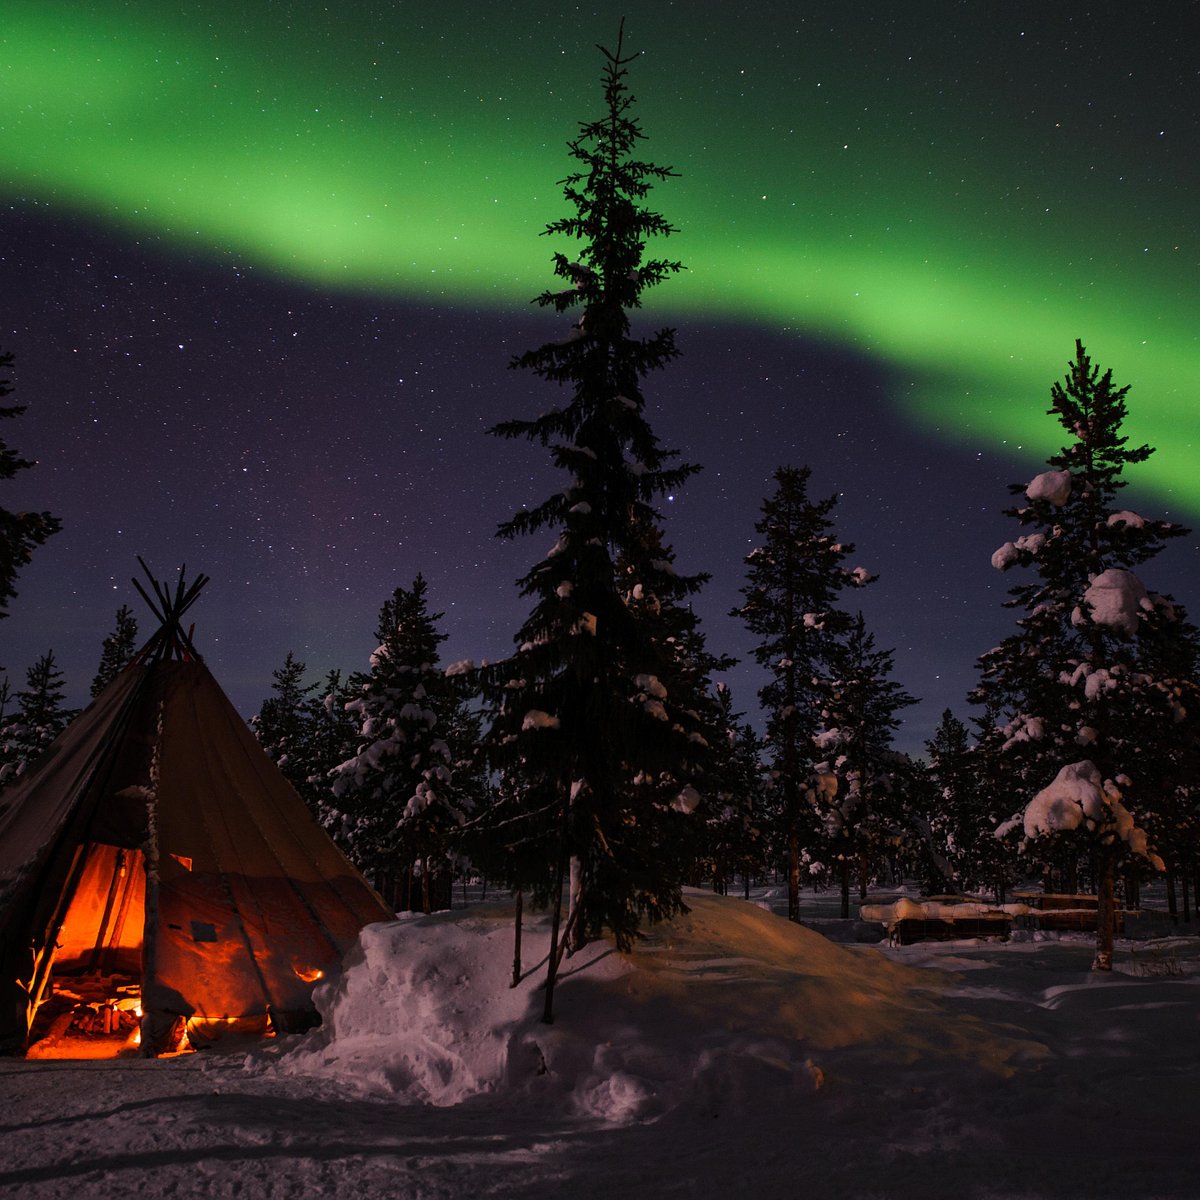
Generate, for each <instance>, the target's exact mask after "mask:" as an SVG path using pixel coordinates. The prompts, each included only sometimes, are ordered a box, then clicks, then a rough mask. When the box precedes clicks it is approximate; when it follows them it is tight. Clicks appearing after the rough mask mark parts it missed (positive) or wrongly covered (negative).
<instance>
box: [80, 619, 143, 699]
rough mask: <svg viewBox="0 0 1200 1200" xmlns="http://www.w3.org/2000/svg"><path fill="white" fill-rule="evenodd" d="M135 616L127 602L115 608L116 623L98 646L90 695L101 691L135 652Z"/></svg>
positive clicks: (136, 625) (96, 694)
mask: <svg viewBox="0 0 1200 1200" xmlns="http://www.w3.org/2000/svg"><path fill="white" fill-rule="evenodd" d="M137 635H138V623H137V617H135V616H134V615H133V610H132V609H131V608H130V607H129V605H128V604H122V605H121V607H120V608H118V609H117V624H116V628H114V629H113V631H112V633H110V634H109V635H108V636H107V637H106V638H105V639H104V641H103V642H102V643H101V646H100V665H99V666H98V667H97V668H96V675H95V677H94V678H93V679H92V688H91V694H92V697H93V698H95V697H96V696H98V695H100V693H101V692H102V691H104V689H105V688H106V687H108V685H109V684H110V683H112V681H113V680H114V679H116V677H117V676H118V675H119V674H120V673H121V671H123V670H124V669H125V667H126V666H128V665H129V663H130V662H131V661H132V660H133V656H134V654H136V653H137Z"/></svg>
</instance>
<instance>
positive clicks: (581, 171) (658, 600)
mask: <svg viewBox="0 0 1200 1200" xmlns="http://www.w3.org/2000/svg"><path fill="white" fill-rule="evenodd" d="M600 49H601V52H602V54H603V55H604V60H605V67H604V76H603V93H604V111H603V114H602V115H601V117H600V118H599V119H598V120H596V121H592V122H588V123H586V124H584V125H582V126H581V129H580V132H579V135H578V137H577V138H576V139H575V140H574V141H572V142H570V143H569V147H570V154H571V157H572V158H573V159H574V160H575V162H576V164H577V169H576V170H575V171H573V172H572V174H570V175H569V176H568V177H567V179H566V180H565V181H564V184H563V188H564V194H565V196H566V199H567V202H568V203H569V205H570V206H571V209H572V210H573V211H572V213H571V215H569V216H566V217H563V218H561V219H560V220H557V221H554V222H552V223H551V224H550V225H549V226H547V228H546V233H548V234H549V235H551V236H554V237H559V238H564V239H566V240H567V241H569V242H572V243H575V246H576V247H577V249H576V250H575V253H574V254H572V255H571V256H570V257H568V255H567V254H565V253H561V252H560V253H556V254H555V255H554V259H553V261H554V272H555V274H556V275H557V276H558V278H559V279H560V280H561V281H562V283H561V285H560V286H559V287H558V288H557V289H553V290H550V291H547V292H545V293H543V294H542V295H541V296H539V297H538V303H539V304H541V305H542V306H544V307H548V308H551V309H553V310H554V311H555V312H557V313H561V314H564V315H565V314H568V313H569V314H570V315H571V316H572V317H573V318H574V320H573V324H572V325H571V327H570V330H569V332H568V333H567V335H566V336H565V337H564V338H562V339H561V340H558V341H553V342H549V343H547V344H545V345H543V346H540V347H538V348H537V349H535V350H531V351H529V352H528V353H526V354H523V355H521V356H519V357H518V358H516V359H515V360H514V362H513V364H512V365H513V366H514V367H517V368H520V369H522V370H527V371H531V372H532V373H533V374H535V375H537V376H538V377H540V378H541V379H544V380H545V381H547V382H548V383H551V384H555V385H557V386H559V387H560V388H561V389H562V390H563V391H564V392H565V393H566V394H565V397H564V399H563V401H562V402H561V403H560V404H559V405H558V406H557V407H555V408H552V409H551V410H550V411H549V412H546V413H545V414H543V415H542V416H540V417H537V418H535V419H533V420H515V421H508V422H505V423H502V424H500V425H497V426H496V428H495V430H494V432H495V433H496V434H497V435H499V436H500V437H504V438H519V439H525V440H528V441H532V442H537V443H539V444H540V445H542V446H544V447H546V448H548V449H549V451H550V454H551V457H552V459H553V461H554V463H555V465H556V466H557V467H558V468H559V469H560V470H561V471H563V472H564V473H565V475H566V481H565V485H564V487H563V488H562V489H561V490H560V491H558V492H556V493H555V494H554V495H553V496H551V497H550V498H549V499H548V500H546V501H544V502H543V503H541V504H539V505H537V506H536V507H533V508H530V509H523V510H522V511H521V512H519V513H518V514H517V515H516V516H514V517H513V518H512V519H511V520H510V521H508V522H506V523H505V524H503V525H502V526H501V527H500V536H502V537H516V536H518V535H524V534H531V533H537V532H540V531H543V530H549V531H553V533H554V536H555V540H554V544H553V545H552V546H551V547H550V548H549V550H548V551H547V553H546V554H545V556H544V557H543V558H542V559H541V560H540V561H539V562H538V563H536V564H535V565H534V567H533V568H532V569H531V570H530V571H529V573H528V574H527V575H526V576H525V577H524V578H523V579H522V580H521V581H520V588H521V592H522V594H523V595H524V596H527V597H529V598H530V600H531V601H532V602H533V609H532V612H531V613H530V615H529V617H528V619H527V620H526V622H525V623H524V625H523V626H522V628H521V630H520V632H519V633H518V634H517V637H516V642H517V645H518V650H517V652H516V654H515V655H513V657H512V658H510V659H508V660H507V661H505V662H503V663H500V664H496V665H494V666H492V667H490V668H488V669H487V670H486V671H485V672H484V684H485V688H486V691H487V693H488V696H489V700H490V703H491V705H492V709H493V713H494V716H493V720H492V724H491V728H490V732H489V746H490V751H491V755H492V761H493V765H494V766H495V767H496V768H497V769H498V770H500V771H501V772H502V773H503V775H504V777H505V794H506V796H507V797H508V802H507V803H506V804H503V805H500V806H498V807H497V809H496V813H495V814H494V815H495V819H496V821H497V822H498V823H500V828H502V829H503V831H504V835H505V836H507V837H508V838H510V839H511V841H512V843H513V845H514V847H516V846H519V847H520V848H521V851H520V853H519V854H514V856H513V858H512V860H511V861H512V863H513V864H514V866H515V864H517V863H521V864H524V865H525V867H528V868H531V874H530V876H529V877H527V878H523V879H516V878H514V879H510V882H511V883H513V884H515V885H517V886H524V887H525V888H526V889H527V890H528V891H530V892H532V894H533V898H534V899H535V900H536V901H538V902H541V903H549V904H551V906H552V913H553V917H552V946H553V949H552V953H551V956H550V961H549V967H548V974H547V988H546V1009H545V1017H546V1019H547V1020H551V1019H552V1014H553V994H554V987H553V984H554V976H555V972H556V971H557V967H558V958H559V955H560V954H561V946H562V945H563V944H564V942H565V939H564V938H561V937H560V933H561V932H562V931H561V930H560V927H559V914H560V909H561V899H562V887H563V883H564V879H565V876H566V873H567V870H568V865H570V867H571V873H572V877H573V878H572V896H573V901H572V911H571V914H570V917H569V918H568V922H569V923H570V924H572V925H574V926H577V927H578V928H579V929H581V930H583V931H591V930H594V929H597V928H600V927H606V928H608V929H609V930H611V932H612V933H613V935H614V937H615V938H616V940H617V943H618V944H619V945H620V946H622V947H626V946H628V945H629V944H630V943H631V941H632V940H633V938H634V937H635V936H636V932H637V928H638V924H639V921H640V919H641V918H642V917H649V918H650V919H651V920H655V919H658V918H662V917H667V916H670V915H671V914H672V913H674V912H677V911H679V910H680V909H681V908H682V907H683V901H682V898H681V891H680V889H681V883H682V873H683V870H684V867H685V863H684V862H681V861H680V858H679V856H678V855H676V854H675V853H673V852H672V847H673V846H675V845H677V844H678V839H679V838H680V837H681V836H682V833H683V829H682V828H680V827H681V826H686V825H687V823H688V822H689V821H690V814H691V812H692V810H693V809H694V808H695V807H696V805H697V804H698V803H699V800H700V793H699V789H698V787H697V781H696V780H694V779H693V778H692V769H691V765H690V764H692V763H693V762H694V761H695V758H696V754H697V750H698V745H699V744H698V743H697V742H695V741H693V740H692V739H691V735H692V734H693V733H696V732H698V731H699V730H698V727H699V725H700V724H701V722H698V721H697V718H696V716H695V715H694V713H693V712H690V711H688V710H689V708H691V707H692V706H691V705H690V703H689V702H688V701H687V700H686V699H685V700H684V701H683V702H682V703H680V701H679V700H678V698H677V697H675V696H673V695H672V694H671V692H670V687H669V685H668V683H667V682H666V680H667V679H668V678H670V677H671V675H672V673H673V672H674V671H676V669H677V663H676V662H675V661H673V650H672V647H671V645H670V644H669V643H668V642H667V640H666V637H665V636H664V628H663V622H662V621H661V620H660V614H661V612H662V611H663V608H664V605H665V601H666V600H667V599H669V600H670V601H671V602H672V603H678V602H680V601H681V600H682V598H683V597H685V596H686V595H688V594H690V593H692V592H694V591H695V590H696V589H697V588H698V587H699V586H700V584H701V582H702V579H701V577H698V576H692V577H687V576H682V575H680V574H678V573H677V571H676V569H675V566H674V564H673V563H672V562H671V561H670V558H669V556H667V555H665V554H664V553H663V552H662V550H661V548H658V547H656V545H655V539H654V538H652V537H649V536H647V533H648V531H650V530H654V529H656V528H657V525H658V521H659V514H658V513H657V511H656V510H655V508H654V501H655V499H656V497H659V496H661V495H663V494H665V493H667V492H670V491H673V490H675V489H676V488H678V487H679V486H680V485H681V484H682V483H683V481H684V480H685V479H686V478H687V477H688V476H689V475H690V474H691V473H692V472H693V471H694V470H695V468H693V467H691V466H686V465H672V462H673V460H674V458H675V455H674V453H673V452H671V451H667V450H665V449H663V447H662V446H660V444H659V442H658V439H657V438H656V436H655V435H654V433H653V431H652V430H651V428H650V425H649V423H648V421H647V419H646V415H645V400H644V398H643V395H642V379H643V378H644V377H645V376H646V375H647V374H648V373H649V372H651V371H654V370H657V369H659V368H661V367H663V366H665V365H666V364H667V363H668V362H670V361H671V359H673V358H674V357H675V356H676V353H677V351H676V347H675V340H674V335H673V332H672V331H671V330H669V329H662V330H659V331H658V332H657V333H654V334H652V335H650V336H649V337H646V338H640V337H635V336H634V335H633V334H632V333H631V329H630V311H631V310H633V309H635V308H638V307H639V306H640V304H641V298H642V294H643V292H644V291H645V290H646V289H647V288H649V287H653V286H654V285H656V284H658V283H661V282H662V281H663V280H664V279H666V278H668V277H669V276H670V275H672V274H674V273H675V272H676V271H678V270H679V269H680V264H679V263H677V262H672V261H667V260H665V259H658V258H648V257H646V244H647V242H648V241H649V240H650V239H652V238H657V237H663V236H665V235H667V234H670V233H671V232H673V231H672V228H671V226H670V225H669V224H668V223H667V222H666V221H665V220H664V219H663V217H661V216H660V215H659V214H658V213H656V212H653V211H651V210H650V209H649V208H647V207H646V205H645V203H644V201H645V198H646V196H647V194H648V193H649V191H650V189H651V186H652V185H653V184H654V183H655V182H658V181H661V180H664V179H667V178H669V177H670V176H671V174H672V172H671V171H670V170H669V169H668V168H664V167H659V166H655V165H654V164H652V163H649V162H646V161H644V160H642V159H640V158H638V157H637V156H636V150H637V148H638V144H639V143H640V142H641V141H642V139H643V137H644V135H643V133H642V131H641V128H640V126H639V124H638V122H637V120H636V119H635V118H634V116H633V115H632V112H631V108H632V105H633V103H634V100H633V96H632V95H631V94H630V92H629V90H628V86H627V83H626V75H627V68H628V65H629V64H630V63H631V62H632V61H633V59H634V58H635V57H636V55H626V54H625V53H624V50H623V38H622V37H621V36H619V37H618V41H617V48H616V50H615V52H614V51H610V50H608V49H605V48H604V47H601V48H600ZM618 562H619V563H620V564H621V565H620V568H618ZM667 607H669V606H667ZM667 632H668V633H669V630H668V631H667ZM701 736H703V735H701ZM523 869H524V868H523Z"/></svg>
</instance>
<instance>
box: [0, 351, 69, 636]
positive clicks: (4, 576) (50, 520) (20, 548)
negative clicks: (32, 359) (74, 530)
mask: <svg viewBox="0 0 1200 1200" xmlns="http://www.w3.org/2000/svg"><path fill="white" fill-rule="evenodd" d="M12 364H13V356H12V355H11V354H0V371H7V370H10V369H11V368H12ZM12 390H13V389H12V388H11V387H10V386H9V380H7V379H0V401H2V400H3V399H4V397H5V396H10V395H12ZM25 408H26V406H25V405H23V404H3V403H0V420H11V419H12V418H13V417H19V416H20V415H21V414H22V413H23V412H24V411H25ZM33 465H34V464H33V463H32V462H30V461H29V459H26V458H21V456H20V455H19V454H17V452H16V451H15V450H14V449H13V448H12V447H11V446H9V445H8V444H7V443H6V442H5V441H4V440H3V439H0V480H3V479H12V478H13V477H14V476H16V475H17V473H18V472H20V471H24V470H26V469H27V468H29V467H32V466H33ZM61 528H62V524H61V522H60V521H59V519H58V518H57V517H52V516H51V515H50V514H49V513H48V512H10V511H9V510H8V509H6V508H0V618H3V617H6V616H8V605H9V601H10V600H12V598H13V597H14V596H15V595H16V594H17V590H16V580H17V575H18V574H19V572H20V571H21V568H22V567H25V566H28V564H29V562H30V559H31V558H32V557H33V551H34V548H35V547H36V546H40V545H42V543H43V542H45V540H46V539H47V538H48V537H50V535H51V534H54V533H57V532H58V531H59V530H60V529H61Z"/></svg>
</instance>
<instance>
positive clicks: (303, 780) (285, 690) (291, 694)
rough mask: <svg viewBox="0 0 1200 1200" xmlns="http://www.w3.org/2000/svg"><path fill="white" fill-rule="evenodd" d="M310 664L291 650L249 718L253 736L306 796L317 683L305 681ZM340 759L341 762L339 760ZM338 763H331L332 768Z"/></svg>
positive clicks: (311, 768)
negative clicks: (311, 700)
mask: <svg viewBox="0 0 1200 1200" xmlns="http://www.w3.org/2000/svg"><path fill="white" fill-rule="evenodd" d="M307 670H308V667H307V666H306V665H305V664H304V663H303V662H301V661H300V660H299V659H298V658H296V656H295V655H294V654H293V653H292V652H291V651H290V650H289V651H288V652H287V656H286V657H285V658H284V660H283V666H281V667H278V668H277V669H276V670H274V671H272V672H271V677H272V679H273V681H274V682H273V683H272V684H271V693H272V694H271V695H270V696H268V697H267V698H266V699H265V700H264V701H263V702H262V704H261V705H260V706H259V709H258V712H257V713H256V714H255V716H253V717H252V718H251V719H250V726H251V728H252V729H253V730H254V736H255V737H256V738H257V739H258V741H259V743H260V744H261V745H262V748H263V749H264V750H265V751H266V752H267V754H268V756H269V757H270V759H271V761H272V762H274V763H275V765H276V766H277V767H278V768H279V769H280V771H281V772H282V773H283V775H284V777H285V778H286V779H287V781H288V782H289V783H290V784H291V785H292V787H294V788H295V789H296V791H297V792H299V793H300V794H301V795H304V792H305V791H306V790H307V787H308V779H309V776H310V775H312V773H313V764H312V762H311V758H312V753H311V747H310V728H309V722H310V708H309V700H310V698H311V696H312V693H313V691H314V690H315V689H316V686H317V685H316V684H315V683H313V684H308V685H305V683H304V676H305V673H306V672H307ZM338 761H341V759H339V760H338ZM334 765H336V764H334V763H331V764H330V767H332V766H334Z"/></svg>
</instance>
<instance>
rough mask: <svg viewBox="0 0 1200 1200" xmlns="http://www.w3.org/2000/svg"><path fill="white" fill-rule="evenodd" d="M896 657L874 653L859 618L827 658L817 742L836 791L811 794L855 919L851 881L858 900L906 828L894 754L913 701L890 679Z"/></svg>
mask: <svg viewBox="0 0 1200 1200" xmlns="http://www.w3.org/2000/svg"><path fill="white" fill-rule="evenodd" d="M892 662H893V654H892V651H890V650H880V649H877V648H876V646H875V637H874V635H873V634H871V633H869V632H868V631H867V627H866V622H865V621H864V620H863V615H862V613H857V614H856V615H855V616H854V617H853V619H852V620H851V622H850V627H849V629H848V630H847V631H846V633H845V635H844V636H843V637H842V638H840V639H839V640H838V642H837V644H836V646H835V647H834V650H833V653H832V654H831V655H830V659H829V664H828V666H829V678H828V686H827V689H826V695H825V698H824V700H825V707H824V708H823V709H822V711H821V714H820V721H821V728H820V729H819V730H818V731H817V733H816V735H815V737H814V738H813V742H814V744H815V745H816V747H817V748H818V750H819V751H820V752H822V753H823V754H825V755H827V756H828V757H827V759H826V761H825V762H823V763H820V764H818V766H817V774H818V776H820V777H828V776H829V775H832V776H833V777H834V778H836V780H837V787H836V788H830V787H826V788H817V789H814V793H813V796H812V797H811V802H812V804H813V807H814V808H815V809H816V811H817V813H818V814H819V816H820V819H821V826H822V833H823V837H824V840H825V843H826V845H827V847H828V848H829V850H830V852H831V853H832V855H833V858H834V860H835V861H836V862H837V863H838V865H839V873H840V879H841V891H842V907H841V912H842V917H843V918H846V917H849V915H850V880H851V877H852V876H853V875H854V874H857V876H858V882H859V895H860V897H865V895H866V890H867V883H868V881H869V880H870V878H871V877H872V875H873V873H874V872H875V871H876V870H877V869H878V866H879V864H880V863H881V862H882V860H883V859H884V857H885V855H886V852H887V849H888V847H889V846H890V845H894V844H895V842H896V841H897V839H899V838H901V837H902V836H903V834H904V832H905V830H906V829H907V827H908V822H907V821H906V818H905V813H904V798H905V797H904V784H905V775H906V770H907V760H906V759H905V756H903V755H901V754H898V753H896V752H895V751H894V750H893V749H892V737H893V735H894V734H895V732H896V730H897V729H898V728H899V727H900V719H899V717H898V715H897V714H898V713H899V712H900V710H901V709H903V708H906V707H908V706H909V705H911V704H915V703H916V701H915V700H914V699H913V697H912V696H910V695H909V694H908V692H906V691H905V690H904V688H903V687H902V686H901V685H900V684H899V683H898V682H897V681H896V680H894V679H892V678H891V675H892Z"/></svg>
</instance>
